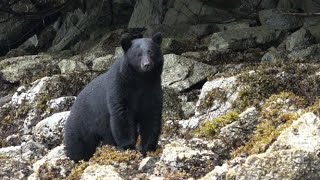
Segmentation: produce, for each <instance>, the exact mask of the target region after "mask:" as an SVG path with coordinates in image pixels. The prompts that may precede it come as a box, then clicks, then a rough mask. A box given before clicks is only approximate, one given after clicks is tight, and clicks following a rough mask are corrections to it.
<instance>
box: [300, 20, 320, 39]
mask: <svg viewBox="0 0 320 180" xmlns="http://www.w3.org/2000/svg"><path fill="white" fill-rule="evenodd" d="M303 27H304V28H306V29H307V30H308V31H309V32H310V34H311V35H312V36H313V37H315V39H316V42H317V43H320V30H319V29H320V18H319V17H310V18H306V19H305V23H304V26H303Z"/></svg>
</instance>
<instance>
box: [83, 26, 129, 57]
mask: <svg viewBox="0 0 320 180" xmlns="http://www.w3.org/2000/svg"><path fill="white" fill-rule="evenodd" d="M122 33H124V30H121V29H120V30H116V31H111V32H109V33H106V34H105V35H104V36H102V37H101V38H100V40H99V41H98V42H99V43H98V44H97V45H96V46H94V47H93V48H92V49H91V51H90V52H88V53H86V56H88V58H90V57H91V56H93V57H92V58H90V59H91V62H92V61H93V60H94V59H95V58H98V57H102V56H106V55H108V54H114V52H115V49H116V47H118V46H119V44H120V39H121V34H122ZM87 54H88V55H87ZM88 58H84V59H88ZM84 62H87V61H84Z"/></svg>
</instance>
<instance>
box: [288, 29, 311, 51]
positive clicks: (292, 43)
mask: <svg viewBox="0 0 320 180" xmlns="http://www.w3.org/2000/svg"><path fill="white" fill-rule="evenodd" d="M313 43H314V37H313V36H312V35H311V34H310V32H309V31H308V30H306V29H304V28H301V29H300V30H298V31H296V32H294V33H292V34H291V35H290V36H289V37H288V38H287V39H286V41H285V44H286V49H287V50H288V51H294V50H301V49H304V48H307V47H308V46H309V45H310V44H313Z"/></svg>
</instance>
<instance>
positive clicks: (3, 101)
mask: <svg viewBox="0 0 320 180" xmlns="http://www.w3.org/2000/svg"><path fill="white" fill-rule="evenodd" d="M11 98H12V94H8V95H6V96H4V97H1V98H0V107H1V106H3V105H4V104H6V103H8V102H10V101H11Z"/></svg>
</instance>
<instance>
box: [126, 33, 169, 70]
mask: <svg viewBox="0 0 320 180" xmlns="http://www.w3.org/2000/svg"><path fill="white" fill-rule="evenodd" d="M161 42H162V34H161V33H156V34H155V35H154V36H153V37H152V38H139V39H134V40H132V39H131V38H129V37H123V38H122V39H121V46H122V49H123V51H124V61H126V63H127V65H128V66H129V67H130V69H133V70H134V71H135V72H138V73H143V74H149V73H156V72H159V73H160V74H161V72H162V66H163V55H162V52H161Z"/></svg>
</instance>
